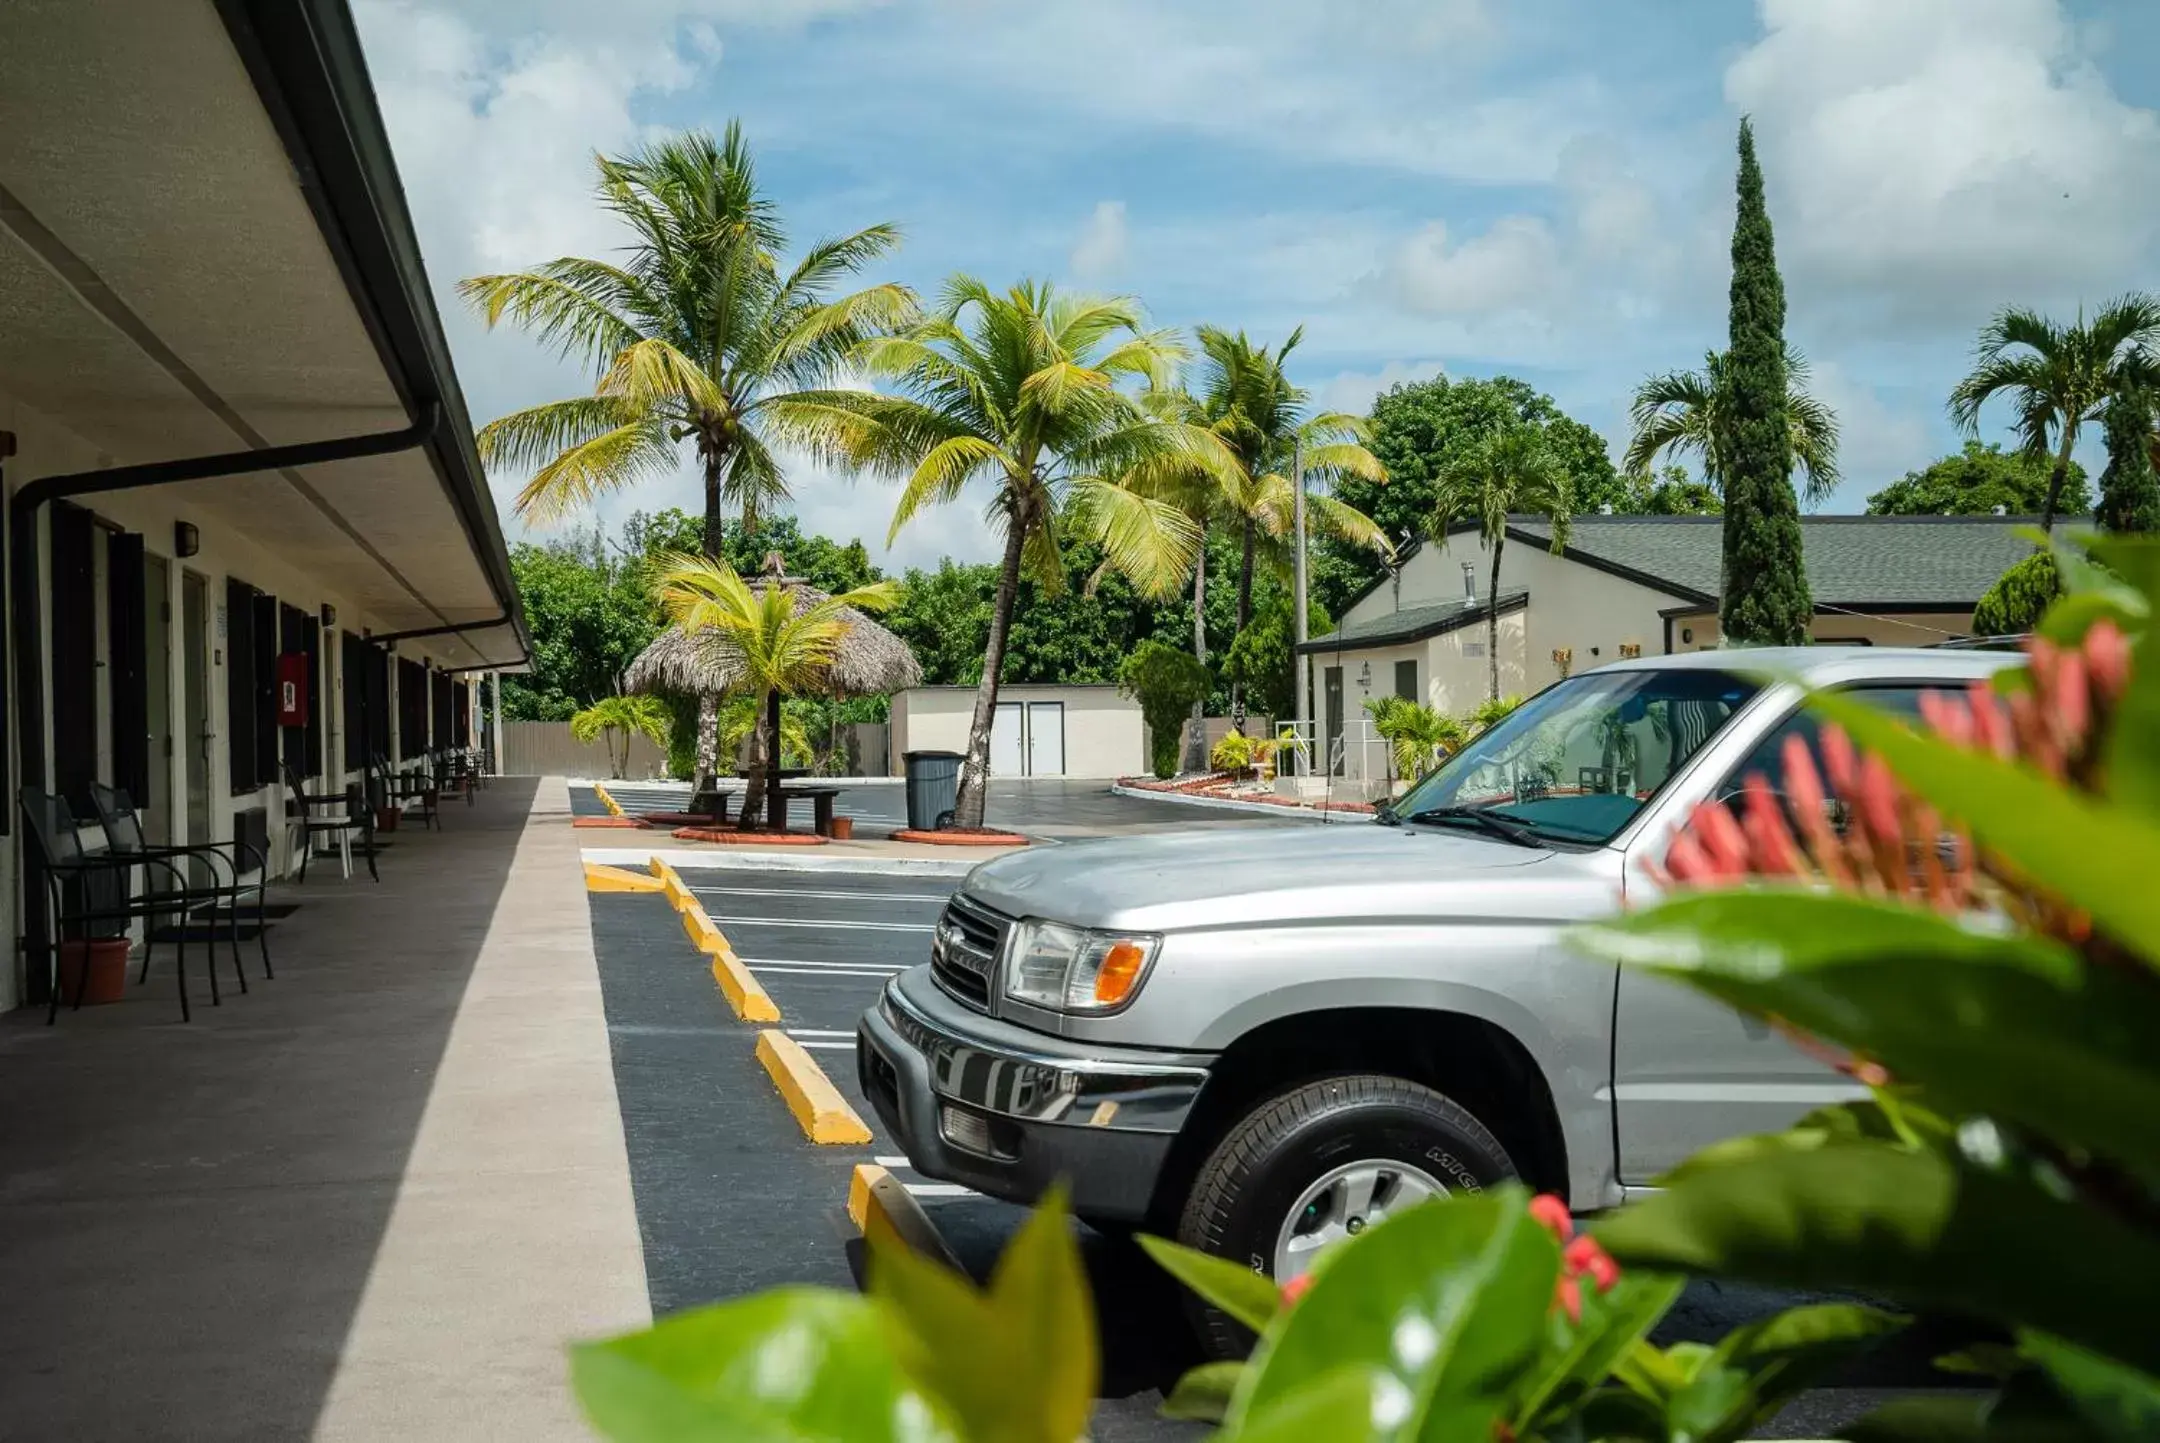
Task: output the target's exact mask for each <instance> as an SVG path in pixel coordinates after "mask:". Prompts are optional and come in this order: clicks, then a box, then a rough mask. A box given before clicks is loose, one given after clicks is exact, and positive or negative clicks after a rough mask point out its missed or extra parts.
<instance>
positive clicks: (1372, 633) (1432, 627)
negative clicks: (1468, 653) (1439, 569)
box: [1305, 591, 1530, 652]
mask: <svg viewBox="0 0 2160 1443" xmlns="http://www.w3.org/2000/svg"><path fill="white" fill-rule="evenodd" d="M1529 599H1530V593H1529V592H1527V591H1503V592H1501V593H1500V614H1501V615H1502V616H1505V615H1507V614H1508V613H1509V612H1511V611H1515V610H1518V609H1519V608H1521V607H1522V606H1523V605H1524V603H1526V602H1527V601H1529ZM1484 619H1485V599H1484V598H1483V597H1479V598H1478V599H1477V600H1476V601H1465V600H1455V601H1443V602H1440V603H1438V604H1437V605H1433V606H1406V607H1404V608H1403V609H1402V610H1401V611H1394V612H1389V613H1388V614H1387V615H1386V616H1376V617H1374V618H1372V619H1371V620H1370V621H1353V622H1351V623H1350V624H1349V625H1348V626H1345V627H1342V628H1341V629H1339V630H1337V631H1333V632H1330V633H1329V634H1328V635H1326V636H1316V637H1314V638H1313V639H1312V640H1311V641H1308V642H1306V643H1305V650H1306V651H1308V652H1314V651H1346V650H1348V649H1349V648H1351V647H1355V646H1401V645H1403V644H1405V643H1407V642H1413V641H1423V640H1424V639H1425V638H1427V637H1429V636H1438V635H1440V633H1442V632H1444V631H1453V630H1455V629H1456V628H1457V627H1461V626H1468V625H1469V624H1470V623H1471V622H1473V621H1483V620H1484Z"/></svg>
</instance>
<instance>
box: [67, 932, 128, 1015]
mask: <svg viewBox="0 0 2160 1443" xmlns="http://www.w3.org/2000/svg"><path fill="white" fill-rule="evenodd" d="M127 964H128V939H127V938H125V937H96V938H92V939H90V940H88V941H78V942H62V943H61V944H60V1000H61V1002H63V1003H64V1004H66V1005H67V1006H70V1007H72V1006H74V1005H75V989H76V988H78V987H80V988H82V1000H83V1005H84V1006H86V1007H88V1006H93V1005H96V1004H99V1003H105V1002H118V1001H119V1000H120V999H121V998H123V997H125V996H126V995H127ZM86 969H87V971H88V974H89V975H88V978H87V979H85V977H84V972H85V970H86Z"/></svg>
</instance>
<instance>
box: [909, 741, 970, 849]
mask: <svg viewBox="0 0 2160 1443" xmlns="http://www.w3.org/2000/svg"><path fill="white" fill-rule="evenodd" d="M901 759H902V760H903V761H905V762H906V763H907V824H908V827H909V828H910V830H913V831H917V832H930V831H935V830H937V829H938V828H940V827H949V826H951V825H952V816H953V807H954V805H955V804H956V803H957V802H958V801H959V800H960V763H961V762H963V761H965V760H966V758H965V757H963V756H962V755H961V754H960V753H958V752H907V753H905V754H903V756H902V758H901Z"/></svg>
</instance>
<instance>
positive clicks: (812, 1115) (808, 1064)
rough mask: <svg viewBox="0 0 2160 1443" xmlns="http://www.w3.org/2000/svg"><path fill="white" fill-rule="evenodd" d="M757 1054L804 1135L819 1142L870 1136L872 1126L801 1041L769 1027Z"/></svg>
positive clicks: (760, 1035) (856, 1140)
mask: <svg viewBox="0 0 2160 1443" xmlns="http://www.w3.org/2000/svg"><path fill="white" fill-rule="evenodd" d="M757 1055H758V1061H759V1062H761V1063H763V1064H764V1065H765V1071H766V1072H767V1073H768V1074H770V1075H771V1077H772V1080H773V1085H774V1086H775V1087H777V1088H779V1089H780V1096H781V1097H782V1098H783V1099H784V1100H785V1101H786V1102H787V1105H788V1111H790V1112H792V1113H794V1114H795V1121H796V1122H797V1123H798V1124H799V1125H800V1126H801V1127H802V1130H803V1136H804V1137H807V1138H809V1139H810V1141H812V1142H814V1143H817V1144H819V1145H820V1146H827V1145H831V1144H835V1143H864V1142H868V1141H869V1140H870V1129H869V1128H867V1127H865V1126H863V1120H862V1119H861V1118H859V1117H857V1116H856V1115H855V1109H854V1108H852V1107H850V1106H848V1101H847V1099H846V1098H844V1097H842V1096H841V1095H840V1089H839V1088H837V1087H835V1086H833V1082H832V1079H831V1078H829V1077H827V1076H826V1075H825V1069H823V1068H822V1067H819V1066H818V1065H817V1059H815V1058H813V1057H812V1056H811V1055H810V1054H809V1052H808V1051H807V1050H806V1049H805V1048H804V1047H803V1045H802V1044H801V1043H800V1042H797V1041H796V1040H795V1039H794V1038H792V1037H790V1036H788V1035H787V1034H786V1033H785V1032H781V1031H779V1030H777V1029H775V1028H770V1027H768V1028H766V1029H765V1030H764V1031H762V1032H760V1033H758V1040H757Z"/></svg>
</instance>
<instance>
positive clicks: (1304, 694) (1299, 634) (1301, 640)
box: [1290, 436, 1312, 775]
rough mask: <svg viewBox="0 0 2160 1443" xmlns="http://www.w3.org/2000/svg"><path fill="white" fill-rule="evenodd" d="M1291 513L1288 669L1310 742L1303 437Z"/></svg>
mask: <svg viewBox="0 0 2160 1443" xmlns="http://www.w3.org/2000/svg"><path fill="white" fill-rule="evenodd" d="M1290 515H1291V528H1292V530H1294V531H1295V532H1296V533H1297V563H1296V567H1295V580H1294V582H1293V584H1292V586H1291V597H1290V606H1291V612H1292V615H1291V623H1290V624H1291V632H1290V634H1291V635H1292V636H1294V637H1296V638H1297V642H1296V645H1295V646H1294V647H1293V648H1292V650H1291V659H1292V666H1291V671H1292V673H1293V674H1294V675H1295V676H1296V678H1297V734H1298V740H1299V741H1300V742H1303V743H1307V744H1309V743H1310V740H1311V739H1310V738H1309V737H1308V736H1307V735H1306V731H1305V723H1306V721H1307V720H1308V719H1309V716H1310V713H1311V710H1312V703H1311V697H1312V659H1311V658H1310V657H1308V656H1306V655H1305V438H1304V437H1302V436H1300V437H1297V438H1295V439H1294V440H1292V442H1291V447H1290ZM1311 771H1312V754H1311V753H1310V752H1307V753H1306V756H1305V774H1306V775H1310V774H1311Z"/></svg>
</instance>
